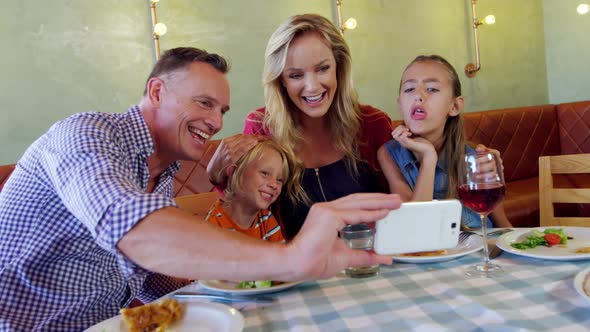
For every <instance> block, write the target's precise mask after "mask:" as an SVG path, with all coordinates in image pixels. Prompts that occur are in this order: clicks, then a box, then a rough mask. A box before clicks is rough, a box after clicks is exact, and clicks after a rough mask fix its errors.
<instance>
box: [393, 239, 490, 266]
mask: <svg viewBox="0 0 590 332" xmlns="http://www.w3.org/2000/svg"><path fill="white" fill-rule="evenodd" d="M482 248H483V238H482V237H481V236H479V235H471V236H470V237H468V238H467V240H465V241H464V242H463V243H460V244H458V245H457V246H456V247H454V248H450V249H447V253H446V254H444V255H437V256H400V255H395V256H393V261H394V262H402V263H437V262H444V261H449V260H451V259H455V258H459V257H461V256H465V255H468V254H471V253H472V252H476V251H479V250H481V249H482Z"/></svg>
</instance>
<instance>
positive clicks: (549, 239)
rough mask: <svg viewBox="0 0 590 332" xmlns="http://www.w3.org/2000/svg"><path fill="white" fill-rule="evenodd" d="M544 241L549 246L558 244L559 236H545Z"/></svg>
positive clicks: (552, 234)
mask: <svg viewBox="0 0 590 332" xmlns="http://www.w3.org/2000/svg"><path fill="white" fill-rule="evenodd" d="M545 241H547V243H549V245H551V246H553V245H556V244H560V243H561V236H559V235H557V234H554V233H549V234H545Z"/></svg>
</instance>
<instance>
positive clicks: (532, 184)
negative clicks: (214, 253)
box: [0, 100, 590, 227]
mask: <svg viewBox="0 0 590 332" xmlns="http://www.w3.org/2000/svg"><path fill="white" fill-rule="evenodd" d="M464 120H465V124H464V125H465V132H466V136H467V140H468V141H469V142H470V143H472V144H478V143H482V144H484V145H486V146H488V147H491V148H494V149H497V150H499V151H500V153H501V154H502V158H503V162H504V173H505V176H506V200H505V201H504V207H505V210H506V214H507V215H508V219H509V220H510V221H511V222H512V224H513V225H514V226H516V227H534V226H538V225H539V190H538V188H539V176H538V174H539V167H538V159H539V157H540V156H544V155H558V154H574V153H590V100H589V101H581V102H573V103H564V104H558V105H539V106H527V107H517V108H507V109H499V110H490V111H482V112H471V113H465V114H464ZM399 123H401V122H400V121H399V120H398V121H394V126H395V125H397V124H399ZM219 143H220V140H213V141H211V142H210V143H209V146H208V148H207V150H206V152H205V154H204V156H203V158H202V159H201V160H200V161H199V162H194V161H181V168H180V171H179V172H178V173H177V174H176V176H175V181H174V195H175V196H185V195H190V194H195V193H203V192H209V191H212V190H213V186H212V185H211V183H209V180H208V178H207V174H206V168H207V163H208V162H209V160H210V159H211V157H212V156H213V154H214V153H215V149H217V146H218V145H219ZM13 169H14V165H5V166H0V189H2V186H3V184H4V182H5V181H6V178H7V177H8V175H9V174H10V172H12V170H13ZM554 182H555V185H556V186H559V187H590V175H568V176H564V175H558V176H555V178H554ZM555 210H556V215H559V216H576V215H578V216H585V215H590V206H587V205H579V204H577V205H572V204H569V205H568V204H562V205H559V204H558V205H556V206H555Z"/></svg>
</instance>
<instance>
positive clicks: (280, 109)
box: [255, 14, 362, 174]
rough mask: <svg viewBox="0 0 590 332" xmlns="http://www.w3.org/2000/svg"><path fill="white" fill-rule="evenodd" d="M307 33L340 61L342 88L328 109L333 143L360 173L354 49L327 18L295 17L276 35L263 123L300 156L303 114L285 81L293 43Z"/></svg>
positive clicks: (269, 50) (267, 67)
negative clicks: (357, 164) (283, 75)
mask: <svg viewBox="0 0 590 332" xmlns="http://www.w3.org/2000/svg"><path fill="white" fill-rule="evenodd" d="M306 33H317V34H318V35H319V36H320V37H321V38H322V39H323V40H324V42H325V43H326V45H328V46H329V47H330V48H331V49H332V52H333V54H334V58H335V60H336V80H337V84H338V87H337V88H336V91H335V96H334V100H333V101H332V105H330V109H329V110H328V113H327V116H328V123H329V125H330V131H331V136H332V137H333V144H334V146H335V148H336V149H337V150H338V151H341V152H342V153H344V155H345V156H346V157H347V158H346V159H347V165H348V166H349V169H351V170H353V174H358V169H357V166H356V163H357V162H358V161H360V160H361V159H362V158H361V156H360V152H359V149H358V144H357V142H358V137H359V135H360V108H359V104H358V97H357V94H356V92H355V90H354V88H353V84H352V64H351V56H350V50H349V48H348V45H347V44H346V41H345V40H344V38H343V36H342V35H341V34H340V32H339V31H338V29H336V27H335V26H334V25H333V24H332V22H330V21H329V20H328V19H326V18H325V17H322V16H320V15H316V14H304V15H295V16H292V17H290V18H289V19H287V21H285V22H284V23H283V24H281V25H280V26H279V27H278V28H277V30H276V31H275V32H274V33H273V34H272V36H271V37H270V40H269V41H268V45H267V47H266V52H265V63H264V71H263V74H262V82H263V84H264V97H265V105H266V113H265V116H264V118H260V119H258V120H255V121H259V122H263V123H264V126H265V127H266V128H268V130H269V131H270V133H271V134H272V136H273V138H274V139H275V140H277V141H278V142H279V143H281V144H282V145H283V146H285V148H286V149H287V150H289V151H291V152H292V153H293V155H296V151H297V148H298V146H299V144H300V143H301V142H302V141H303V139H304V137H303V134H302V132H301V129H300V127H299V125H300V121H299V116H300V113H301V111H300V110H299V109H298V108H297V106H295V104H294V103H293V101H292V100H291V98H290V97H289V95H288V94H287V91H286V89H285V87H284V86H283V84H282V81H281V75H282V73H283V71H284V69H285V63H286V59H287V53H288V51H289V46H290V44H291V41H292V40H293V39H294V38H297V37H298V36H301V35H303V34H306Z"/></svg>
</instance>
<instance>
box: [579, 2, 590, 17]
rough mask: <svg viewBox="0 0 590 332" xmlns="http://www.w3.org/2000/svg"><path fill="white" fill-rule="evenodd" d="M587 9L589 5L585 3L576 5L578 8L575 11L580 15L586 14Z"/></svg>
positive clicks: (589, 8)
mask: <svg viewBox="0 0 590 332" xmlns="http://www.w3.org/2000/svg"><path fill="white" fill-rule="evenodd" d="M589 10H590V7H589V6H588V5H587V4H585V3H581V4H579V5H578V8H576V11H577V12H578V14H580V15H584V14H587V13H588V11H589Z"/></svg>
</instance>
